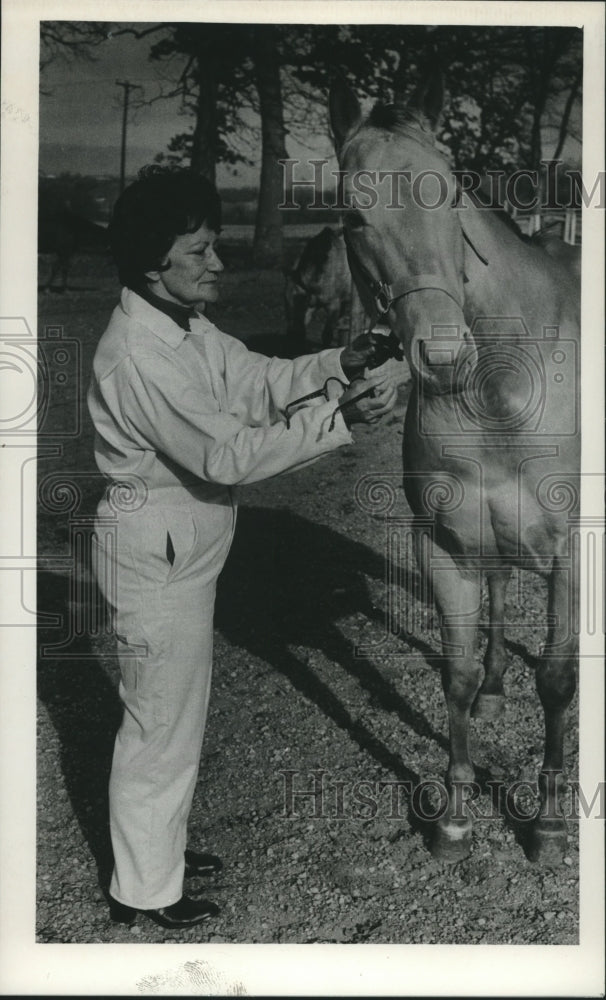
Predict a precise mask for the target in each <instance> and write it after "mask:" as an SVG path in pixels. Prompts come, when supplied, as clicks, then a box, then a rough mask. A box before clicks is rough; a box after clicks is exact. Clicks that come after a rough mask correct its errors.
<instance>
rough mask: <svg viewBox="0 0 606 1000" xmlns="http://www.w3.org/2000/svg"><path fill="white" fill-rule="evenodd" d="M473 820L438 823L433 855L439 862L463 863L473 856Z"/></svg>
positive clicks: (433, 843) (432, 846)
mask: <svg viewBox="0 0 606 1000" xmlns="http://www.w3.org/2000/svg"><path fill="white" fill-rule="evenodd" d="M471 833H472V825H471V820H465V821H464V822H462V823H461V822H459V823H455V822H452V821H450V822H448V823H438V824H437V825H436V829H435V833H434V836H433V840H432V843H431V853H432V855H433V857H434V858H436V860H437V861H449V862H450V863H453V862H455V861H463V859H464V858H466V857H468V856H469V855H470V854H471Z"/></svg>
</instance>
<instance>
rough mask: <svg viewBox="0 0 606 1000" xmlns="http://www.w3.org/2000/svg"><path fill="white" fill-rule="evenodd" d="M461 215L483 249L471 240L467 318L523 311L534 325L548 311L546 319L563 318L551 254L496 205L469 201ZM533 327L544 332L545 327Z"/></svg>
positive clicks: (467, 258) (467, 266)
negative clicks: (501, 216) (491, 207)
mask: <svg viewBox="0 0 606 1000" xmlns="http://www.w3.org/2000/svg"><path fill="white" fill-rule="evenodd" d="M460 218H461V225H462V227H463V230H464V232H465V233H466V234H467V236H468V237H469V240H470V241H471V243H472V244H473V248H475V251H477V253H476V252H475V251H474V249H473V248H472V247H471V246H469V245H466V248H465V271H466V275H467V279H468V281H467V284H466V286H465V293H466V305H467V307H468V309H469V313H470V316H468V317H467V318H468V319H470V318H471V319H475V318H477V317H478V316H492V317H497V316H502V317H516V316H521V317H524V319H525V320H526V321H527V322H528V324H529V325H530V326H531V327H532V326H533V325H534V322H533V317H535V316H536V317H537V319H538V316H539V314H540V313H541V312H542V314H543V316H544V319H543V322H554V323H555V322H558V321H559V320H560V319H561V308H560V306H559V304H558V303H559V302H560V299H561V290H560V289H559V288H558V283H557V280H556V277H555V275H554V273H553V270H552V267H551V266H550V261H549V260H548V259H547V257H546V255H545V254H543V252H542V251H540V250H538V249H537V248H535V247H532V246H531V245H530V244H529V243H527V242H525V241H524V240H522V239H520V237H519V236H518V235H517V234H516V233H515V232H513V231H512V230H511V229H510V228H509V227H508V226H507V225H506V224H505V223H503V222H502V221H501V220H500V219H499V218H498V217H497V216H496V215H495V213H494V212H491V211H490V210H482V209H478V208H475V207H473V206H469V207H468V208H465V209H463V210H461V216H460ZM478 254H480V255H481V256H482V257H484V258H485V259H486V261H487V262H488V263H487V264H485V263H483V261H482V260H481V259H480V257H479V256H478ZM531 332H532V333H533V334H535V335H540V331H539V330H532V331H531Z"/></svg>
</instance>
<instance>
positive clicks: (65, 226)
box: [38, 205, 109, 292]
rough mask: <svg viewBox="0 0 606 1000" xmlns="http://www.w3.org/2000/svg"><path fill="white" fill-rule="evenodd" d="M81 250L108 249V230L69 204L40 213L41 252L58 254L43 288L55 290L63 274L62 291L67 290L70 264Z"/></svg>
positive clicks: (54, 258) (39, 246) (39, 239)
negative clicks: (77, 211)
mask: <svg viewBox="0 0 606 1000" xmlns="http://www.w3.org/2000/svg"><path fill="white" fill-rule="evenodd" d="M78 250H91V251H93V252H104V251H107V252H108V251H109V245H108V238H107V230H106V229H105V228H104V227H103V226H100V225H98V224H97V223H96V222H91V221H90V220H89V219H85V218H84V216H82V215H78V214H77V213H76V212H74V211H73V210H72V209H71V208H70V207H69V206H68V205H64V206H62V207H60V208H56V209H55V210H44V209H41V211H40V213H39V215H38V253H39V254H42V253H48V254H53V255H54V256H53V261H52V264H51V270H50V273H49V276H48V279H47V280H46V282H45V284H44V285H43V286H42V290H43V291H45V292H50V291H51V289H52V288H53V283H54V281H55V278H56V277H57V276H58V275H59V274H61V278H62V285H61V287H60V289H59V291H61V292H66V291H67V275H68V271H69V265H70V262H71V259H72V257H73V255H74V254H75V253H76V252H77V251H78Z"/></svg>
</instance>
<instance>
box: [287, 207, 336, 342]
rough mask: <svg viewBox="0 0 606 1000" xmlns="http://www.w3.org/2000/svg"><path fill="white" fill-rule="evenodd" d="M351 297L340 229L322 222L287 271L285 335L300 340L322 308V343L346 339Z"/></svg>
mask: <svg viewBox="0 0 606 1000" xmlns="http://www.w3.org/2000/svg"><path fill="white" fill-rule="evenodd" d="M350 301H351V274H350V271H349V267H348V266H347V254H346V251H345V241H344V239H343V233H342V232H341V231H338V230H334V229H331V228H330V227H329V226H325V227H324V229H322V230H321V231H320V232H319V233H316V234H315V236H312V237H311V239H309V240H308V241H307V243H306V244H305V246H304V247H303V250H302V252H301V255H300V257H299V259H298V260H297V263H296V264H295V266H294V267H293V268H291V269H290V270H288V271H287V272H286V285H285V293H284V304H285V311H286V321H287V332H288V335H289V336H290V337H292V338H293V339H295V340H297V341H298V342H300V343H303V342H304V341H305V339H306V336H307V333H308V329H309V326H310V324H311V322H312V319H313V317H314V314H315V313H316V312H323V313H324V316H325V319H324V326H323V329H322V335H321V341H322V346H323V347H330V346H331V345H332V344H333V343H335V342H336V343H345V340H344V336H346V334H347V330H348V326H349V311H350Z"/></svg>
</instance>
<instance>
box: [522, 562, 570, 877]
mask: <svg viewBox="0 0 606 1000" xmlns="http://www.w3.org/2000/svg"><path fill="white" fill-rule="evenodd" d="M577 601H578V581H577V578H576V572H575V571H574V570H571V567H569V566H563V565H562V564H561V562H560V561H559V560H558V559H557V558H556V559H555V560H554V566H553V570H552V573H551V576H550V579H549V603H548V610H549V616H550V625H549V630H548V633H547V642H546V644H545V648H544V650H543V652H542V654H541V659H540V662H539V665H538V667H537V690H538V692H539V697H540V699H541V703H542V705H543V711H544V713H545V756H544V759H543V769H542V771H541V773H540V775H539V795H540V807H539V813H538V816H537V818H536V819H535V820H534V822H533V824H532V828H531V831H530V837H529V840H528V845H527V854H528V857H529V858H530V859H531V860H532V861H544V862H545V863H547V864H553V863H554V862H560V861H561V860H562V857H563V855H564V852H565V849H566V821H565V819H564V816H563V813H562V801H561V799H562V792H563V790H564V788H565V785H566V778H565V775H564V727H565V721H566V709H567V707H568V705H569V704H570V702H571V701H572V697H573V695H574V692H575V687H576V677H575V666H576V658H577V646H578V643H577V638H576V635H575V634H574V633H573V629H572V621H573V616H574V610H575V608H576V603H577Z"/></svg>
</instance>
